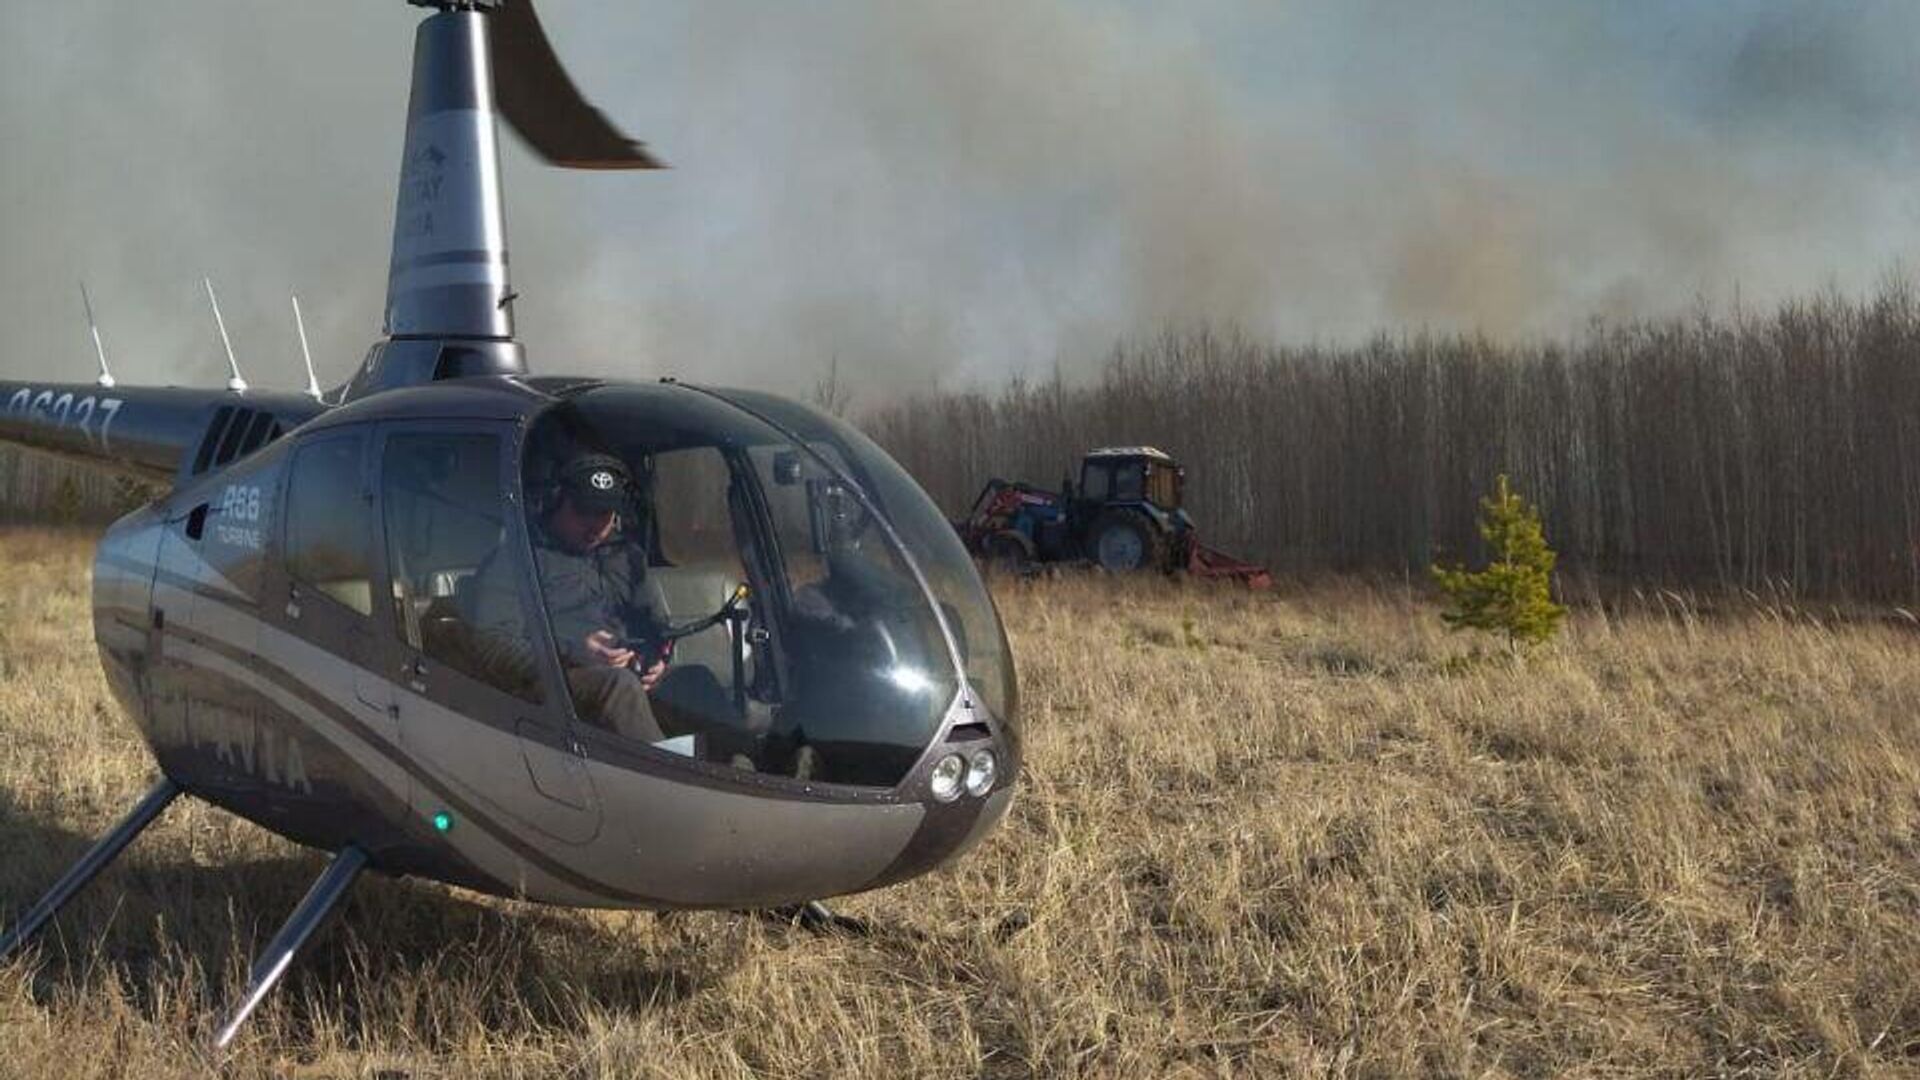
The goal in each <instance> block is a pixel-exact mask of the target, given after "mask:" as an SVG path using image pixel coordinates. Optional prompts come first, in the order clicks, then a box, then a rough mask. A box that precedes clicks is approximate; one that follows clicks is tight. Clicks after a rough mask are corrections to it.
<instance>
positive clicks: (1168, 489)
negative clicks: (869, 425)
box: [955, 446, 1273, 589]
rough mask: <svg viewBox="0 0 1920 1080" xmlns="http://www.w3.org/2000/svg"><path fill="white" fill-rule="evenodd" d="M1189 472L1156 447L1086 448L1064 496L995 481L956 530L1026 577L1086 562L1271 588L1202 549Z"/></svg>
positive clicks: (1256, 574)
mask: <svg viewBox="0 0 1920 1080" xmlns="http://www.w3.org/2000/svg"><path fill="white" fill-rule="evenodd" d="M1185 487H1186V470H1185V469H1183V468H1181V467H1180V463H1179V462H1177V461H1175V460H1174V459H1173V457H1172V456H1171V455H1169V454H1167V453H1166V452H1165V451H1163V450H1158V449H1156V448H1154V447H1151V446H1110V447H1103V448H1101V449H1098V450H1093V451H1090V452H1088V454H1087V455H1086V457H1085V458H1083V459H1082V460H1081V462H1080V482H1079V484H1078V485H1076V484H1074V482H1073V481H1072V480H1071V479H1068V480H1066V481H1063V482H1062V484H1061V488H1062V490H1060V491H1047V490H1045V489H1044V488H1039V487H1035V486H1034V485H1032V484H1026V483H1021V482H1019V481H1014V480H1000V479H994V480H989V481H987V485H986V486H985V487H984V488H982V489H980V496H979V497H978V498H976V499H975V500H974V502H973V509H972V510H971V511H969V512H968V514H967V517H966V518H965V519H964V520H962V521H958V522H955V528H957V529H958V530H959V531H960V536H961V539H962V540H963V541H965V543H966V545H967V549H968V550H969V551H971V552H973V554H974V556H975V557H976V558H979V559H982V560H984V561H985V562H986V563H987V565H988V567H989V568H990V569H993V570H995V571H1000V572H1003V573H1008V574H1014V575H1020V574H1025V573H1028V572H1031V571H1032V570H1033V569H1034V568H1035V567H1037V566H1039V565H1040V564H1044V563H1059V562H1076V561H1086V562H1090V563H1093V564H1095V565H1097V566H1099V567H1101V568H1102V569H1105V570H1110V571H1116V572H1124V571H1133V570H1158V571H1162V572H1164V573H1172V572H1174V571H1176V570H1185V571H1187V572H1188V573H1189V574H1191V575H1193V576H1196V577H1209V578H1217V577H1231V578H1237V579H1239V580H1240V581H1242V582H1244V583H1245V584H1247V585H1248V586H1249V587H1251V588H1255V589H1264V588H1267V587H1268V586H1270V585H1271V584H1272V583H1273V578H1272V576H1271V575H1270V574H1268V573H1267V570H1266V568H1264V567H1261V566H1256V565H1254V564H1252V563H1246V562H1242V561H1240V560H1238V559H1235V558H1233V557H1232V556H1229V555H1227V554H1225V553H1223V552H1220V551H1216V550H1214V549H1213V548H1210V547H1207V546H1206V545H1204V544H1202V543H1200V537H1199V531H1198V530H1197V529H1195V528H1194V524H1193V519H1192V518H1190V517H1188V516H1187V512H1186V510H1185V509H1184V508H1183V507H1182V506H1181V500H1182V497H1183V495H1184V489H1185Z"/></svg>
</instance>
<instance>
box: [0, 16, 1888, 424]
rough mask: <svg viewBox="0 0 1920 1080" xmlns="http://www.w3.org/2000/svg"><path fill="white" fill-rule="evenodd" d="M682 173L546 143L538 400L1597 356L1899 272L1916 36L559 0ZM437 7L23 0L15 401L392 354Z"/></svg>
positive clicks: (16, 24) (1674, 24) (528, 252)
mask: <svg viewBox="0 0 1920 1080" xmlns="http://www.w3.org/2000/svg"><path fill="white" fill-rule="evenodd" d="M542 11H543V14H544V17H545V19H546V22H547V24H548V28H549V31H550V32H551V33H552V35H553V37H554V38H555V41H556V44H557V45H558V47H559V50H560V52H561V54H562V56H563V57H565V58H566V59H567V60H568V61H569V63H570V65H571V67H572V68H573V71H574V74H575V77H576V79H577V80H578V81H579V82H580V83H581V85H582V86H583V88H584V89H585V90H586V91H587V93H588V95H589V96H590V97H592V98H593V99H594V100H595V101H596V102H597V103H598V104H599V105H600V107H601V108H602V109H603V110H605V111H606V112H607V113H608V114H609V115H611V116H612V117H614V118H615V119H616V120H617V121H618V122H619V123H621V124H622V125H623V126H625V127H626V128H627V129H628V130H629V131H631V132H632V133H634V134H635V135H637V136H639V137H641V138H644V139H646V140H647V141H648V142H649V143H650V144H651V145H652V146H653V147H654V148H655V149H656V150H657V151H658V152H659V153H660V154H662V155H663V156H664V157H665V158H666V159H667V160H668V161H669V162H671V163H672V164H673V166H674V169H673V170H672V171H670V172H665V173H640V174H612V175H608V174H593V173H568V172H560V171H553V170H547V169H544V168H542V167H539V166H537V165H535V164H534V163H533V162H532V160H531V158H529V157H528V156H527V154H526V152H525V151H524V150H523V149H521V148H520V147H519V146H518V144H517V143H513V142H511V141H509V142H508V143H507V144H506V145H507V163H506V171H507V178H506V182H507V192H508V200H509V201H508V234H509V237H510V240H511V243H512V246H513V273H514V286H515V288H516V289H518V290H519V291H520V292H521V294H522V296H521V299H520V300H519V302H518V303H517V304H516V310H517V312H518V314H519V318H520V328H521V332H522V338H523V340H525V341H526V342H527V344H528V347H529V349H530V352H531V357H532V362H533V363H534V365H535V366H536V367H537V368H538V369H540V370H543V371H549V372H560V371H580V372H590V373H608V374H612V373H619V374H626V375H632V376H637V377H650V376H653V375H658V374H679V375H682V376H685V377H689V378H703V379H710V380H714V381H720V382H733V383H756V384H761V385H767V386H771V387H773V388H776V389H786V390H793V389H797V388H801V387H804V386H805V385H807V384H808V383H809V382H811V380H812V379H813V378H814V377H815V376H816V375H817V374H819V373H820V372H822V371H824V370H825V368H826V365H827V363H828V362H829V360H830V359H831V358H832V357H835V356H838V357H839V358H840V363H841V369H842V372H843V375H844V376H846V377H847V378H849V379H852V380H854V381H855V383H856V385H857V387H858V388H859V391H860V393H861V394H862V395H863V396H864V397H866V398H867V399H869V400H872V399H874V398H877V397H878V396H880V395H882V394H884V393H886V392H888V391H890V390H897V389H926V388H930V387H933V386H936V385H962V384H966V383H970V382H975V383H977V382H981V381H992V380H997V379H999V378H1001V377H1004V376H1005V375H1007V374H1009V373H1012V372H1016V371H1027V372H1033V373H1040V372H1044V371H1046V370H1048V369H1050V368H1051V367H1052V365H1053V364H1054V363H1055V361H1056V360H1058V361H1059V362H1061V363H1062V364H1063V365H1066V366H1067V367H1069V368H1074V367H1076V366H1080V365H1087V364H1090V363H1091V362H1094V361H1097V360H1098V358H1099V357H1100V355H1101V354H1102V352H1103V351H1104V350H1105V349H1106V348H1108V347H1109V346H1111V344H1112V343H1113V342H1114V340H1115V339H1117V338H1119V337H1122V336H1125V335H1130V334H1138V333H1144V332H1151V331H1153V330H1155V329H1158V328H1160V327H1163V326H1166V325H1185V324H1191V323H1196V322H1202V321H1205V322H1213V323H1227V322H1231V323H1235V324H1238V325H1239V326H1242V327H1244V328H1245V329H1247V330H1249V331H1251V332H1254V333H1256V334H1259V335H1263V336H1271V337H1276V338H1282V339H1289V340H1309V339H1316V338H1317V339H1321V340H1327V339H1349V338H1352V337H1356V336H1360V335H1364V334H1366V333H1368V332H1371V331H1373V330H1377V329H1388V330H1392V329H1399V328H1407V327H1422V326H1428V327H1436V328H1445V329H1456V328H1460V329H1476V328H1477V329H1483V330H1485V331H1487V332H1489V333H1493V334H1496V335H1515V334H1554V335H1558V334H1564V333H1567V332H1569V331H1571V330H1574V329H1576V328H1578V327H1579V326H1581V325H1583V324H1584V323H1585V321H1586V320H1587V319H1588V317H1590V316H1592V315H1595V314H1602V315H1607V316H1610V317H1613V316H1628V315H1635V314H1658V313H1662V312H1669V311H1673V310H1677V309H1682V308H1686V307H1688V306H1691V305H1692V304H1694V303H1695V302H1696V300H1697V299H1698V298H1702V297H1704V298H1706V299H1708V300H1709V301H1712V302H1718V303H1725V302H1726V301H1727V300H1728V299H1729V298H1730V297H1732V296H1733V295H1734V293H1735V290H1736V289H1737V290H1738V294H1739V296H1740V297H1741V299H1742V301H1743V302H1744V303H1746V304H1748V305H1750V306H1763V305H1765V304H1767V303H1768V302H1770V301H1771V300H1772V299H1773V298H1777V297H1779V296H1782V295H1789V294H1795V293H1805V292H1810V291H1813V290H1816V289H1819V288H1822V287H1825V286H1827V285H1830V284H1832V285H1838V286H1839V287H1840V288H1841V289H1843V290H1847V291H1860V290H1864V289H1867V288H1869V287H1871V285H1872V284H1873V282H1874V280H1875V279H1876V278H1877V277H1878V276H1879V275H1881V274H1883V273H1885V272H1886V271H1888V270H1889V269H1890V268H1892V267H1893V266H1894V265H1895V264H1896V263H1897V262H1898V261H1900V260H1902V259H1903V258H1905V257H1906V256H1907V253H1908V251H1909V248H1910V247H1911V246H1912V245H1913V244H1914V242H1915V241H1916V240H1920V175H1917V174H1916V169H1915V164H1916V157H1917V156H1920V154H1917V153H1916V150H1917V149H1920V147H1917V145H1916V134H1917V133H1920V122H1917V121H1916V115H1917V110H1920V61H1917V59H1916V58H1917V57H1920V49H1917V48H1916V43H1920V5H1914V4H1911V3H1905V2H1901V3H1896V2H1891V0H1887V2H1881V0H1806V2H1787V0H1756V2H1749V3H1742V2H1738V0H1671V2H1667V3H1654V2H1650V0H1641V2H1631V0H1622V2H1613V3H1572V2H1565V3H1541V2H1540V0H1477V2H1452V3H1448V2H1432V0H1425V2H1384V0H1380V2H1368V0H1326V2H1316V3H1290V2H1286V0H1266V2H1253V0H1248V2H1239V3H1230V2H1226V0H1197V2H1185V3H1146V2H1144V0H1133V2H1096V0H1025V2H1020V3H1015V2H1011V0H974V2H970V3H964V4H962V3H953V2H950V0H945V2H917V0H865V2H855V0H822V2H817V3H781V4H760V5H748V4H741V3H731V2H725V0H718V2H716V0H675V2H668V0H620V2H612V0H551V2H549V3H547V4H545V5H544V6H543V8H542ZM421 14H422V13H421V12H420V11H419V9H416V8H412V7H408V6H406V5H405V4H402V3H401V2H400V0H331V2H328V3H324V4H318V3H301V4H295V3H286V2H282V3H268V2H263V0H170V2H168V3H164V4H159V3H139V4H135V3H128V2H126V0H63V2H60V3H40V2H28V0H5V3H4V6H0V372H4V373H7V374H11V375H23V374H24V375H37V376H42V377H49V376H61V377H67V378H85V377H86V376H87V375H88V373H89V370H90V366H91V357H90V345H89V343H88V340H87V337H86V334H85V327H84V323H83V322H82V320H81V317H80V312H79V300H78V296H77V291H76V285H75V282H76V281H77V280H78V279H80V278H82V277H84V278H86V279H87V281H88V283H89V285H90V286H91V287H92V290H93V294H94V297H95V303H96V306H97V307H98V309H99V313H100V316H101V319H102V324H103V330H104V333H105V334H106V337H107V341H108V347H109V350H110V354H111V356H112V357H113V359H114V360H115V361H116V367H117V369H118V374H120V375H121V376H122V378H123V379H125V380H128V381H158V380H169V381H172V380H179V381H207V382H209V383H211V382H213V381H214V380H215V376H216V374H217V373H218V372H219V371H220V370H221V369H222V363H223V362H222V361H221V360H220V359H219V353H218V351H217V350H218V346H217V339H216V337H215V334H214V331H213V327H212V323H211V319H210V318H209V316H208V314H207V311H206V305H205V302H204V300H203V299H202V297H201V295H200V291H199V289H200V285H199V282H200V277H201V276H202V275H203V274H207V275H211V276H212V277H213V278H214V280H215V283H216V285H218V286H219V287H220V289H221V301H222V306H223V308H224V309H225V311H226V313H227V315H228V319H229V323H230V326H231V329H232V330H233V335H234V339H235V344H236V346H237V347H238V349H239V350H240V352H241V359H242V365H243V368H244V369H245V371H246V373H247V375H248V377H249V378H250V379H251V380H252V381H253V382H254V383H255V384H256V385H269V384H280V385H285V386H294V385H297V384H298V383H299V382H300V381H301V377H300V375H299V373H298V360H297V355H298V354H297V350H296V345H295V341H294V337H293V332H292V323H291V317H290V313H289V309H288V305H287V294H288V292H289V291H290V290H294V289H297V290H298V291H299V293H300V296H301V302H302V305H303V306H304V307H305V308H306V310H307V313H308V318H309V327H310V330H311V331H312V337H313V341H314V345H315V351H316V359H317V360H318V362H319V366H320V367H321V375H322V380H323V381H324V382H329V383H331V382H336V381H338V380H340V379H341V378H344V377H345V375H346V374H347V373H348V372H349V371H350V370H351V369H352V368H353V367H354V366H355V365H356V364H357V363H358V361H359V358H360V355H361V354H362V352H363V351H364V350H365V348H366V346H367V345H368V344H370V343H371V342H372V341H373V340H374V338H375V336H376V335H377V333H378V330H379V321H380V308H381V302H382V298H383V296H384V291H385V277H384V275H385V266H386V259H387V242H388V233H389V229H390V227H391V223H392V214H393V186H394V178H395V174H396V172H397V169H398V158H399V149H400V136H401V123H402V118H403V113H404V109H405V101H406V95H407V84H408V70H407V69H408V57H409V55H410V49H411V37H412V27H413V25H414V24H415V23H416V22H417V21H418V19H419V17H420V15H421Z"/></svg>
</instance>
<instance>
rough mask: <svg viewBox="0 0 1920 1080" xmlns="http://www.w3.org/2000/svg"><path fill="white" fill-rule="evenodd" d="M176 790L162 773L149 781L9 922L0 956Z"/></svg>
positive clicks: (56, 908) (76, 889)
mask: <svg viewBox="0 0 1920 1080" xmlns="http://www.w3.org/2000/svg"><path fill="white" fill-rule="evenodd" d="M179 794H180V785H178V784H176V783H174V782H173V781H172V780H169V779H167V778H165V777H162V778H161V780H160V782H159V783H157V784H155V785H153V788H152V789H151V790H149V791H148V792H147V796H146V798H144V799H141V800H140V802H139V803H138V804H137V805H136V806H134V808H133V812H132V813H129V814H128V815H127V816H126V817H125V818H123V819H121V822H120V824H118V825H115V826H114V827H113V830H112V831H111V832H109V833H107V835H105V836H103V837H101V838H100V839H99V840H98V841H96V842H95V843H94V845H93V847H91V848H89V849H88V850H87V853H86V854H85V855H82V856H81V857H80V861H79V862H77V863H74V864H73V869H71V870H68V871H67V872H66V873H65V874H63V875H61V877H60V880H59V881H56V882H54V883H53V888H51V889H48V890H47V895H45V896H43V897H41V898H40V902H39V903H37V904H35V905H33V907H32V908H31V909H29V910H28V911H27V913H26V914H25V915H22V916H20V921H19V922H17V923H14V924H13V929H11V930H8V931H7V936H6V937H4V938H0V960H5V959H6V958H7V957H9V956H11V955H13V951H14V950H15V949H17V948H19V947H20V946H22V945H24V944H26V942H27V939H28V938H30V937H32V936H33V935H34V934H36V933H38V932H39V930H40V928H41V927H42V926H45V925H46V924H47V920H48V919H51V918H53V916H54V913H55V912H57V911H59V910H60V909H61V908H62V907H63V906H65V905H66V902H67V901H69V900H71V899H73V894H74V893H77V892H79V891H80V888H81V886H83V885H85V884H86V883H87V882H89V881H92V880H93V878H94V875H96V874H98V873H99V872H100V871H102V870H104V869H106V867H107V864H108V863H110V862H112V861H113V860H114V859H116V858H118V857H119V855H120V852H122V851H124V850H125V849H126V846H127V845H128V844H130V843H132V842H133V838H134V837H136V836H139V835H140V834H141V833H142V832H144V831H146V828H147V826H149V825H151V824H153V819H154V818H157V817H159V816H160V812H161V811H162V810H165V809H166V808H167V806H168V805H169V804H170V803H172V802H173V800H174V797H175V796H177V795H179Z"/></svg>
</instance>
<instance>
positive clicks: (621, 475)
mask: <svg viewBox="0 0 1920 1080" xmlns="http://www.w3.org/2000/svg"><path fill="white" fill-rule="evenodd" d="M632 488H633V473H632V471H631V470H629V469H628V468H627V466H626V463H625V462H623V461H621V460H620V459H619V458H617V457H614V456H613V455H611V454H578V455H575V456H574V457H572V458H570V459H568V461H567V463H566V464H565V465H563V466H561V467H560V490H561V491H563V492H565V493H566V496H567V499H568V501H570V502H572V503H573V505H575V506H577V507H579V508H580V509H582V510H588V511H595V512H602V513H604V512H606V511H609V510H619V509H621V508H622V507H624V506H625V505H626V503H627V496H628V495H629V494H630V493H631V490H632Z"/></svg>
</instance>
